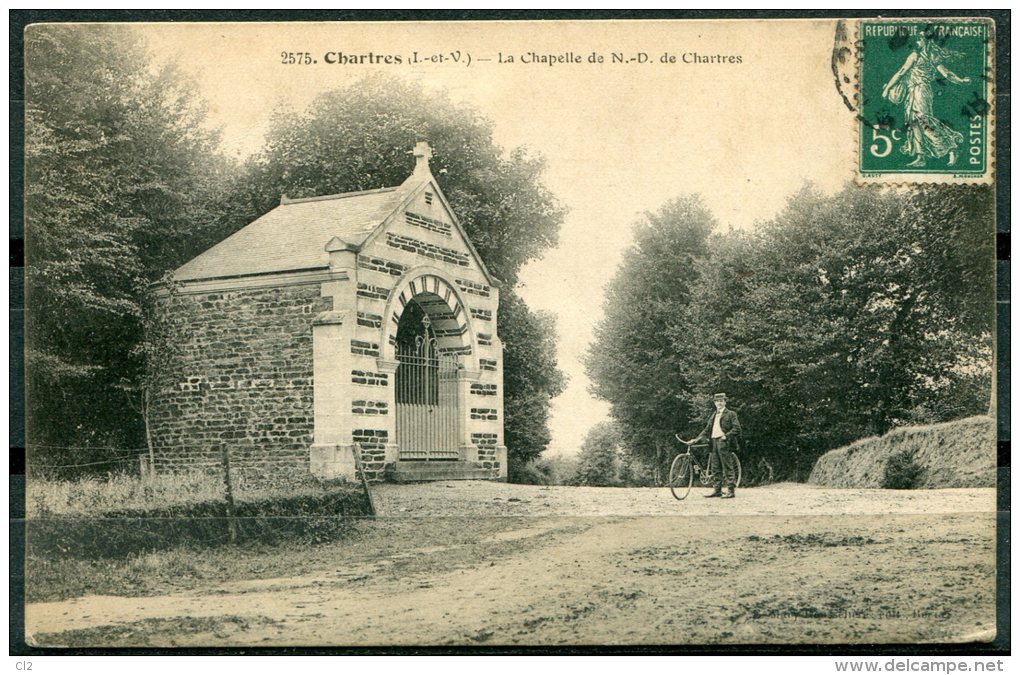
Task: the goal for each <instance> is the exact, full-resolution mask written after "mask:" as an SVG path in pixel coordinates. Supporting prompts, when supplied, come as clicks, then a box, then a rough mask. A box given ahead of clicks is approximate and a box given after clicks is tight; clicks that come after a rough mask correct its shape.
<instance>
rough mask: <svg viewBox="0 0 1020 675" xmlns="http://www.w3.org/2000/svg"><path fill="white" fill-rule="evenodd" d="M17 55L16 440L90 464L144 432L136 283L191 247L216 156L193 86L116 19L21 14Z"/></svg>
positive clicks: (213, 180)
mask: <svg viewBox="0 0 1020 675" xmlns="http://www.w3.org/2000/svg"><path fill="white" fill-rule="evenodd" d="M25 55H26V69H25V92H26V103H25V174H26V175H25V185H26V188H25V221H26V239H27V246H26V259H27V263H28V264H27V267H26V303H27V312H26V331H27V332H26V345H27V349H26V352H27V362H28V363H27V369H26V379H27V381H26V384H27V387H26V394H27V399H28V401H27V403H28V411H29V419H28V421H27V422H28V425H27V426H28V435H29V442H30V445H32V446H37V447H42V446H46V447H48V448H50V449H51V450H53V451H54V452H49V453H47V454H48V455H50V456H51V459H50V460H49V461H50V462H56V463H64V464H66V463H68V455H69V454H73V453H58V452H56V450H62V449H67V450H73V449H75V448H81V447H83V448H84V452H83V453H78V454H77V455H76V456H74V457H73V459H75V460H82V461H80V462H79V463H85V464H92V463H93V462H95V461H100V460H102V459H103V457H102V456H101V453H100V454H97V452H99V451H97V450H89V448H97V447H99V448H108V447H111V446H120V447H137V446H141V445H143V444H144V441H143V437H144V435H143V433H142V429H141V425H140V423H139V418H138V417H137V416H135V415H132V414H131V413H130V412H126V409H127V405H126V404H127V399H126V390H129V389H131V388H133V387H134V386H135V385H136V384H138V382H139V379H140V377H141V373H142V359H141V358H140V356H139V355H138V353H137V352H135V351H132V347H133V346H134V345H136V344H137V343H138V342H139V341H140V340H141V333H142V325H141V322H142V303H143V302H144V297H145V292H146V286H147V284H148V283H149V282H150V281H152V280H154V279H156V278H158V277H159V276H160V275H161V274H162V273H163V271H165V270H166V269H168V268H172V267H173V266H175V265H177V264H179V263H180V262H181V261H182V260H183V259H184V258H185V257H186V256H187V255H188V254H189V253H190V252H191V251H190V250H189V249H188V241H189V234H190V232H191V228H192V227H193V223H196V222H203V221H208V220H212V216H211V215H210V214H209V213H208V211H207V210H206V204H207V203H209V201H210V191H211V190H214V189H215V186H216V185H217V184H218V182H219V181H218V178H219V177H220V176H221V175H222V173H223V172H225V171H226V170H227V167H226V165H225V164H223V163H222V161H221V160H220V159H219V157H218V156H217V155H216V153H215V147H216V143H217V139H216V137H215V135H214V134H213V133H211V132H210V131H208V130H207V128H206V127H205V125H204V110H203V108H202V107H201V105H199V104H198V103H196V101H195V99H194V98H193V95H192V91H193V88H192V87H191V86H190V85H189V84H188V82H187V81H186V80H185V79H184V78H182V77H181V76H180V74H179V73H176V72H175V71H174V70H172V69H170V68H161V69H157V68H154V67H151V64H150V62H149V61H148V58H147V55H146V53H145V50H144V47H143V45H142V44H141V43H140V42H139V41H138V40H137V39H136V38H135V37H134V34H133V33H132V31H131V30H130V29H128V28H125V27H119V26H92V27H90V28H89V30H87V31H85V30H81V29H80V28H78V27H74V26H60V25H36V26H30V27H29V28H28V30H27V31H26V35H25ZM51 446H52V447H51ZM56 446H59V447H56ZM42 454H43V453H41V452H40V453H36V454H35V455H34V456H35V457H36V458H37V459H38V458H40V457H41V456H42ZM107 459H111V460H112V458H109V457H108V458H107ZM46 461H47V460H46V459H43V463H46ZM114 466H115V464H110V466H109V467H105V468H112V467H114Z"/></svg>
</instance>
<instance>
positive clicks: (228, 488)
mask: <svg viewBox="0 0 1020 675" xmlns="http://www.w3.org/2000/svg"><path fill="white" fill-rule="evenodd" d="M220 457H221V458H222V462H223V487H224V491H225V493H226V495H225V496H226V500H227V528H228V530H229V532H230V543H231V544H233V543H235V542H236V541H237V523H236V522H235V520H234V486H233V484H232V482H231V480H230V450H228V449H227V444H226V443H220Z"/></svg>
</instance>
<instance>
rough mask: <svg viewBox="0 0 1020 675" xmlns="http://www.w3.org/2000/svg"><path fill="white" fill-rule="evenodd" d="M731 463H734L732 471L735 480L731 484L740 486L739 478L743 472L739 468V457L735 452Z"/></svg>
mask: <svg viewBox="0 0 1020 675" xmlns="http://www.w3.org/2000/svg"><path fill="white" fill-rule="evenodd" d="M733 463H734V464H735V465H736V466H735V467H734V468H733V473H734V474H735V475H736V482H735V483H734V484H733V486H734V487H740V478H741V476H743V472H742V471H741V469H740V458H739V457H737V453H735V452H734V453H733Z"/></svg>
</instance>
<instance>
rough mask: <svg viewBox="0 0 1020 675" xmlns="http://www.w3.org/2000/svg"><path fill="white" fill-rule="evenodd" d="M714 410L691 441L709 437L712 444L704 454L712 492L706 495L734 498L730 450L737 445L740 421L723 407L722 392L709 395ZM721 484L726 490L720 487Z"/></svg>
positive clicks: (734, 483) (734, 487) (724, 400)
mask: <svg viewBox="0 0 1020 675" xmlns="http://www.w3.org/2000/svg"><path fill="white" fill-rule="evenodd" d="M712 401H713V402H714V403H715V412H713V413H712V415H711V416H710V417H709V418H708V424H706V425H705V429H704V430H703V431H702V432H701V433H700V434H699V435H698V437H697V438H695V439H694V440H693V441H691V443H697V442H698V441H703V440H705V439H711V443H712V447H711V449H710V450H709V453H708V470H709V471H711V472H712V475H713V476H714V477H715V484H714V485H713V486H712V487H713V490H712V494H708V495H705V496H706V497H722V498H723V499H733V498H734V497H736V481H737V476H736V474H737V468H736V462H735V461H734V459H733V453H734V452H735V451H736V450H737V449H738V448H739V442H740V420H739V419H737V413H735V412H733V411H732V410H728V409H727V408H726V394H716V395H715V396H713V397H712ZM724 485H725V487H726V493H725V494H723V491H722V488H723V486H724Z"/></svg>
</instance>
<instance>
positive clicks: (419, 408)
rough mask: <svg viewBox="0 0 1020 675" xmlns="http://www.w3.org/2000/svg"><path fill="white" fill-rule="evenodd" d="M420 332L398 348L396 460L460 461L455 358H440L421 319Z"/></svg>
mask: <svg viewBox="0 0 1020 675" xmlns="http://www.w3.org/2000/svg"><path fill="white" fill-rule="evenodd" d="M422 323H423V324H424V328H425V331H424V334H423V335H420V336H418V337H416V338H415V341H414V344H413V345H411V344H406V345H399V346H398V349H397V361H398V362H399V365H398V366H397V373H396V378H395V379H396V399H397V443H398V444H399V446H400V459H416V460H437V459H438V460H451V459H460V451H459V449H458V447H457V445H458V443H457V423H458V415H457V412H458V401H457V370H458V365H457V360H456V359H455V358H453V357H450V356H444V355H442V354H439V352H438V349H437V346H436V338H435V337H434V336H433V335H432V333H431V330H430V328H429V323H430V322H429V320H428V316H427V315H426V316H425V317H424V319H423V322H422Z"/></svg>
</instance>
